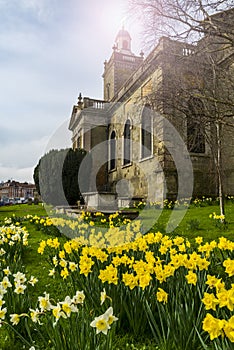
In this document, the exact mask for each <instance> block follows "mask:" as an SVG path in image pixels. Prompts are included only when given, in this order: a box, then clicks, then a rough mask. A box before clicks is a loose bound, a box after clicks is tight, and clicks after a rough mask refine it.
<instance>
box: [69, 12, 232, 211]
mask: <svg viewBox="0 0 234 350" xmlns="http://www.w3.org/2000/svg"><path fill="white" fill-rule="evenodd" d="M223 16H224V18H223V20H222V23H224V24H225V23H226V22H227V21H228V23H229V24H230V26H231V25H232V26H233V23H234V12H233V11H231V12H228V13H224V15H223ZM216 39H217V38H216V37H215V36H212V33H209V35H207V36H205V37H204V38H203V39H202V40H201V41H200V42H199V43H198V44H197V45H187V44H184V43H182V42H178V41H173V40H170V39H168V38H165V37H163V38H161V40H160V41H159V43H158V45H157V46H156V47H155V49H154V50H153V51H152V52H151V53H150V54H149V55H148V57H146V58H145V59H144V58H143V54H142V53H141V54H140V55H139V56H136V55H135V54H134V53H132V51H131V37H130V34H129V33H128V31H126V30H124V28H123V29H122V30H120V31H119V33H118V35H117V37H116V40H115V45H114V47H113V52H112V55H111V57H110V59H109V60H108V61H105V63H104V73H103V78H104V94H103V95H104V99H103V100H95V99H91V98H88V97H84V98H82V96H81V95H80V96H79V99H78V103H77V105H75V106H73V110H72V115H71V119H70V125H69V129H70V130H71V131H72V142H73V148H84V149H85V150H86V151H88V152H89V153H90V154H91V155H92V164H93V166H92V169H91V170H90V174H91V176H90V179H91V181H90V183H89V186H87V185H86V189H87V188H88V191H86V193H85V199H86V202H87V204H88V205H89V204H90V205H91V206H96V207H98V205H99V203H98V200H100V195H101V196H102V198H103V203H105V200H104V198H105V197H106V198H108V200H107V204H108V205H109V203H110V198H111V196H113V198H115V199H117V202H118V206H119V207H120V206H121V205H124V204H125V205H126V204H127V202H128V201H130V200H131V199H133V198H142V199H148V200H150V201H152V202H161V201H162V200H163V199H164V198H168V199H176V198H177V194H178V191H179V190H180V187H181V183H179V177H180V176H182V175H183V176H184V177H183V182H184V183H185V182H187V183H189V182H192V187H193V188H192V191H191V195H193V196H202V195H208V196H210V195H213V196H215V195H217V193H218V191H217V178H216V171H215V163H214V159H213V155H214V151H212V149H211V146H212V142H213V143H215V142H216V141H215V136H214V134H215V133H214V129H212V127H215V123H213V126H212V123H211V122H212V118H213V116H214V113H215V110H213V114H212V113H210V115H208V117H209V118H210V119H209V118H208V117H207V119H206V124H204V123H203V122H202V121H203V119H204V118H203V117H204V116H205V112H206V107H207V106H205V105H204V98H203V99H202V98H199V96H201V91H203V92H204V91H209V90H212V83H213V80H212V79H213V78H212V67H211V65H209V63H208V62H207V61H206V59H205V56H204V52H205V48H206V47H207V45H210V47H211V48H212V45H213V46H214V47H215V50H213V51H214V55H213V58H214V61H215V64H216V67H215V69H217V71H216V72H217V74H219V72H224V71H225V72H226V71H227V72H228V71H229V72H230V76H231V77H232V88H230V89H229V90H228V86H230V82H228V81H223V77H222V76H221V74H220V76H219V77H218V83H217V87H216V90H217V89H219V90H218V92H219V97H220V98H221V99H222V98H223V96H225V94H226V97H227V99H229V101H230V104H229V106H231V105H233V101H234V96H233V83H234V81H233V80H234V79H233V77H234V73H233V71H234V48H233V47H232V48H230V49H228V50H226V51H225V53H226V56H223V52H224V51H222V50H220V53H219V50H218V49H217V45H220V48H222V47H223V46H224V43H223V42H222V41H220V38H218V40H216ZM212 40H213V41H212ZM211 52H212V50H211ZM222 95H223V96H222ZM203 96H204V94H203ZM213 99H214V98H213ZM210 101H211V103H212V102H213V101H212V98H210ZM208 109H209V108H208ZM209 111H211V112H212V109H211V108H210V109H209ZM219 112H220V111H219ZM220 113H221V114H222V111H221V112H220ZM225 113H226V111H223V115H225ZM228 113H230V112H228ZM222 121H224V118H223V119H222ZM169 124H170V125H172V128H171V129H170V127H168V125H169ZM232 124H233V117H232V118H231V119H229V126H227V127H226V126H225V127H223V135H224V137H223V144H222V147H223V149H222V151H223V169H222V171H223V174H222V176H223V178H224V191H225V193H226V194H234V125H232ZM173 128H174V129H173ZM173 130H174V131H173ZM177 133H178V134H179V135H180V137H181V139H182V140H183V142H184V145H185V148H186V149H182V148H181V151H180V150H179V142H180V139H179V137H178V135H177ZM207 135H208V137H209V139H210V140H211V142H210V143H208V142H207V140H208V138H207V137H206V136H207ZM176 149H177V151H178V150H179V151H178V152H179V153H180V154H179V156H181V157H180V161H181V160H182V161H184V167H183V168H178V166H177V164H176V162H177V161H176V159H175V157H174V153H175V152H174V151H175V150H176ZM173 152H174V153H173ZM178 152H177V153H178ZM186 159H189V161H190V162H191V166H192V172H190V173H189V171H188V168H189V166H187V165H189V162H187V163H186ZM177 163H178V162H177ZM186 172H188V174H187V175H188V176H187V178H186V174H185V173H186ZM84 174H85V173H84ZM182 185H183V184H182ZM97 195H98V197H97ZM185 195H186V191H185ZM97 198H99V199H97Z"/></svg>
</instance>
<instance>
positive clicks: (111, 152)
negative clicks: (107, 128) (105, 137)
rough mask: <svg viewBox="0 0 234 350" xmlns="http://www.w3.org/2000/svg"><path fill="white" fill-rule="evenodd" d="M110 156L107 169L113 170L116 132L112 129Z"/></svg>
mask: <svg viewBox="0 0 234 350" xmlns="http://www.w3.org/2000/svg"><path fill="white" fill-rule="evenodd" d="M109 149H110V153H109V154H110V157H109V162H110V163H109V169H110V170H113V169H115V168H116V134H115V131H112V133H111V137H110V148H109Z"/></svg>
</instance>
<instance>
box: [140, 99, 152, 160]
mask: <svg viewBox="0 0 234 350" xmlns="http://www.w3.org/2000/svg"><path fill="white" fill-rule="evenodd" d="M151 155H152V111H151V108H150V106H149V105H146V106H145V107H144V109H143V113H142V117H141V158H147V157H149V156H151Z"/></svg>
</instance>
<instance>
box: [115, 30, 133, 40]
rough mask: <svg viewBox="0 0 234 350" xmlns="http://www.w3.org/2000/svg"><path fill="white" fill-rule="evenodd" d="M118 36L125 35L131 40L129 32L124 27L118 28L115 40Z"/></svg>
mask: <svg viewBox="0 0 234 350" xmlns="http://www.w3.org/2000/svg"><path fill="white" fill-rule="evenodd" d="M120 36H122V37H125V38H126V37H128V38H129V39H130V40H131V36H130V34H129V32H128V31H127V30H125V29H124V27H122V29H120V30H119V32H118V34H117V36H116V39H115V40H117V39H118V37H120Z"/></svg>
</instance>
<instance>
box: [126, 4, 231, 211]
mask: <svg viewBox="0 0 234 350" xmlns="http://www.w3.org/2000/svg"><path fill="white" fill-rule="evenodd" d="M129 1H130V4H131V8H132V11H134V12H135V13H136V12H137V11H140V13H141V18H142V17H143V18H142V20H143V23H144V28H145V30H144V33H143V35H144V38H145V41H146V43H147V45H148V46H152V45H155V44H156V42H157V41H158V40H159V38H160V37H162V36H166V37H168V38H170V39H171V40H178V41H180V42H183V43H184V44H186V45H187V50H188V51H187V52H188V53H187V56H190V57H187V58H186V59H187V63H186V64H187V65H188V64H189V63H190V64H191V65H192V67H193V68H192V69H191V70H192V72H193V73H192V75H193V77H192V78H191V77H190V79H189V84H187V83H186V82H184V78H185V75H186V73H185V72H184V71H183V70H182V71H181V68H180V73H179V74H178V72H177V71H175V68H173V69H172V71H171V72H170V71H168V77H167V79H170V84H168V85H167V84H164V86H163V88H162V91H161V94H158V95H157V99H161V100H164V99H165V103H167V104H168V107H169V108H171V111H172V109H174V110H177V112H178V111H180V112H181V115H182V116H185V115H187V116H188V120H190V126H189V125H188V124H187V131H189V128H191V129H193V138H191V139H189V137H190V136H191V135H188V133H187V135H186V136H187V142H188V146H189V147H190V150H191V151H194V150H196V148H197V149H198V148H199V147H202V145H201V141H202V138H205V140H206V142H207V143H208V144H209V145H210V149H211V152H212V156H213V160H214V165H215V171H216V175H217V185H218V195H219V199H220V213H221V214H222V215H224V187H223V176H224V175H223V174H224V162H225V161H226V160H225V159H224V156H225V154H224V153H223V149H224V147H223V142H224V141H225V140H224V131H225V133H227V132H230V133H231V134H233V129H232V128H233V126H234V124H233V116H234V94H233V87H234V80H233V79H234V78H233V77H234V72H233V71H234V68H233V62H234V24H233V22H234V21H233V19H234V1H233V0H223V1H222V0H220V1H214V0H213V1H212V0H210V1H209V0H129ZM170 68H171V67H170ZM204 77H205V79H204ZM192 79H193V81H192ZM165 87H166V88H165ZM167 88H168V91H166V90H165V89H167ZM152 98H154V97H153V96H152ZM189 101H190V102H189ZM156 104H157V102H156ZM189 104H190V106H189ZM201 104H202V105H201ZM188 114H189V115H188ZM196 125H197V127H196ZM230 130H232V131H230ZM190 134H191V133H190Z"/></svg>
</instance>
